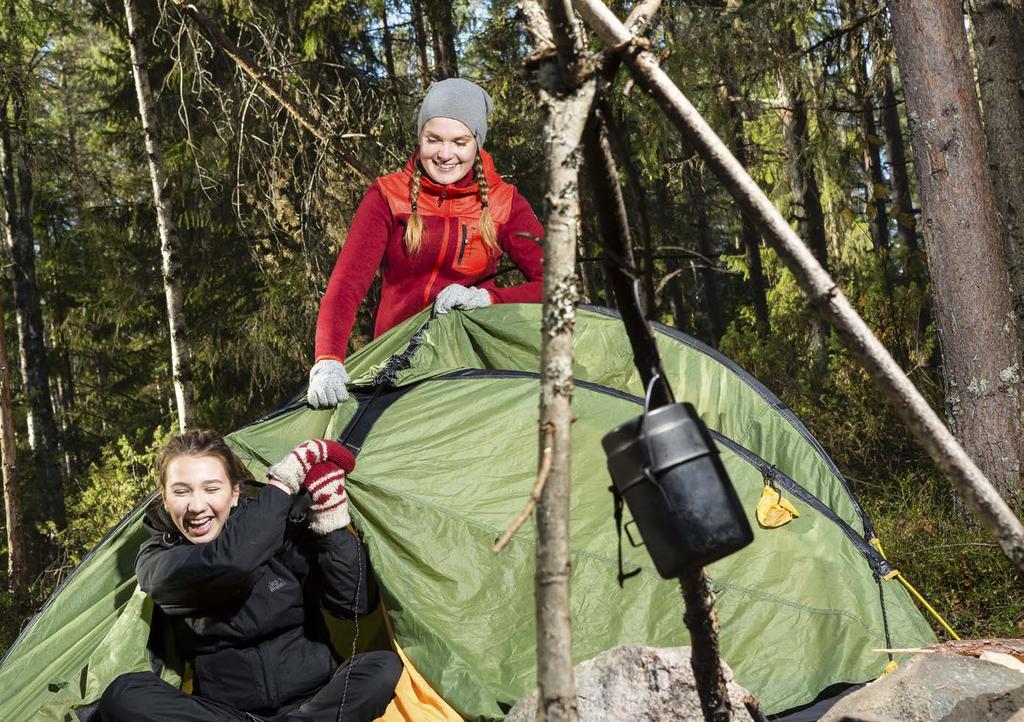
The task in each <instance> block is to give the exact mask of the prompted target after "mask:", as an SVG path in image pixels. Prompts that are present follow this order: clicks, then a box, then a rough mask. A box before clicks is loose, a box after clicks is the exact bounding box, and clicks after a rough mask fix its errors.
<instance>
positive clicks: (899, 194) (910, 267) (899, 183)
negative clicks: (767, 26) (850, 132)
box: [878, 62, 941, 368]
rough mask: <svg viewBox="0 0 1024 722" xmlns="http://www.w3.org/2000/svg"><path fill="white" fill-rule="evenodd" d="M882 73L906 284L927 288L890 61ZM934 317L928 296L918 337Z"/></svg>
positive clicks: (935, 359) (885, 123)
mask: <svg viewBox="0 0 1024 722" xmlns="http://www.w3.org/2000/svg"><path fill="white" fill-rule="evenodd" d="M878 73H879V74H880V75H881V77H882V91H881V101H880V103H879V106H880V107H879V110H880V111H881V112H880V115H881V118H882V127H883V128H884V129H885V152H886V155H887V156H888V158H889V178H890V180H891V182H892V190H893V196H894V197H893V204H894V205H893V214H894V215H895V217H896V225H897V227H898V228H899V232H900V238H902V239H903V246H904V248H905V249H906V261H905V263H906V269H907V272H906V274H905V275H904V276H903V277H902V278H903V279H904V280H905V282H911V283H915V284H917V285H918V286H921V287H924V286H926V285H927V284H928V266H927V262H926V258H925V253H924V250H923V249H922V248H921V243H920V241H919V239H918V233H917V213H916V211H915V209H914V197H913V195H912V192H911V188H910V173H909V172H908V168H909V162H908V160H907V153H906V144H905V143H904V140H903V127H902V124H901V123H900V112H899V101H898V100H897V98H896V88H895V83H894V81H893V77H892V66H891V65H889V63H887V62H886V63H882V64H880V66H879V69H878ZM932 318H933V315H932V300H931V297H930V296H926V297H925V299H924V300H923V301H922V303H921V311H920V313H919V314H918V319H917V335H918V338H920V339H923V338H924V337H925V336H926V335H927V334H928V328H929V326H931V325H932ZM938 357H939V354H938V353H934V354H932V358H931V359H929V365H930V366H931V367H933V368H937V367H938V365H939V364H940V362H941V360H940V359H939V358H938Z"/></svg>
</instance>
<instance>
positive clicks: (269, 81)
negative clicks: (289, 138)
mask: <svg viewBox="0 0 1024 722" xmlns="http://www.w3.org/2000/svg"><path fill="white" fill-rule="evenodd" d="M171 2H172V3H174V5H175V7H177V8H178V9H179V10H180V11H181V12H182V13H184V14H185V15H187V16H188V17H190V18H191V19H192V21H193V22H194V23H195V24H196V27H198V28H199V31H200V32H201V33H202V34H203V35H204V36H205V37H206V39H207V40H209V41H210V42H211V43H213V45H214V46H215V47H217V48H220V50H221V51H223V52H224V54H225V55H227V56H228V57H229V58H231V59H232V60H234V61H235V64H237V65H238V67H239V68H241V70H242V71H243V72H244V73H245V74H246V75H248V76H249V77H250V78H252V79H253V81H255V82H256V84H257V85H259V86H260V87H261V88H263V90H264V91H265V92H266V93H267V94H268V95H270V96H271V97H272V98H273V99H274V100H276V101H277V102H278V103H279V104H280V105H281V107H282V108H284V109H285V110H286V111H287V112H288V114H289V115H290V116H292V118H294V119H295V122H297V123H298V124H299V125H300V126H302V127H303V128H305V129H306V130H307V131H309V133H310V134H311V135H313V137H314V138H316V139H317V140H319V141H320V142H321V143H323V144H324V145H326V146H328V147H329V148H330V149H331V150H332V151H333V152H335V153H337V154H338V156H339V157H340V158H341V159H342V160H343V161H344V162H345V164H346V165H347V166H348V167H350V168H351V169H352V170H354V171H356V172H357V173H359V174H361V175H362V176H363V177H364V178H366V179H372V178H374V177H376V175H377V174H376V173H374V172H373V171H372V170H370V169H369V168H368V167H367V166H366V165H365V164H364V163H363V162H362V161H361V160H360V159H359V158H358V157H357V156H356V155H355V153H353V152H352V150H351V149H350V148H348V147H346V146H345V145H343V144H342V143H341V142H340V141H339V139H338V138H337V136H336V134H335V133H333V132H331V131H329V130H328V129H326V128H325V127H324V125H325V124H324V122H323V118H322V117H321V116H320V114H319V113H318V112H316V111H315V110H314V111H310V110H308V109H307V108H305V107H303V105H302V104H301V103H300V102H299V101H298V100H297V99H296V98H295V96H294V95H293V94H292V93H291V91H290V90H288V88H287V87H286V86H285V84H284V83H282V82H281V81H280V80H278V79H277V78H275V77H274V76H272V75H271V74H270V73H269V72H268V71H266V70H264V69H263V68H261V67H259V65H257V63H256V61H255V60H253V58H252V56H251V55H249V53H248V52H246V51H245V50H244V49H243V48H240V47H238V46H237V45H235V44H234V43H233V42H232V41H231V40H230V38H228V37H227V36H226V35H224V33H222V32H221V30H220V28H219V27H217V25H216V24H215V23H214V22H213V21H212V20H210V19H209V18H207V17H206V16H205V15H203V13H202V12H201V11H200V10H199V8H197V7H196V6H195V5H193V4H192V3H189V2H186V1H185V0H171Z"/></svg>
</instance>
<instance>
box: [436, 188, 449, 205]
mask: <svg viewBox="0 0 1024 722" xmlns="http://www.w3.org/2000/svg"><path fill="white" fill-rule="evenodd" d="M447 199H448V189H447V188H442V189H441V195H439V196H438V197H437V207H438V208H440V207H441V204H442V203H444V202H445V200H447Z"/></svg>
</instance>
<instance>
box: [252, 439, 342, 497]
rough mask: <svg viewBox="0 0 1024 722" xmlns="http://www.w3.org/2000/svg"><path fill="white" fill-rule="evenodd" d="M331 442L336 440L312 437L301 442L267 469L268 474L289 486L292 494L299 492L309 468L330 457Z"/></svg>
mask: <svg viewBox="0 0 1024 722" xmlns="http://www.w3.org/2000/svg"><path fill="white" fill-rule="evenodd" d="M331 443H336V442H328V441H325V440H324V439H311V440H309V441H306V442H304V443H302V444H299V445H298V446H296V447H295V448H294V449H292V450H291V451H290V452H288V456H286V457H284V458H283V459H281V460H280V461H279V462H277V463H276V464H274V465H273V466H271V467H270V468H269V469H267V476H269V477H270V478H271V479H275V480H277V481H280V482H281V483H282V484H284V485H285V486H287V487H288V489H289V490H290V491H291V493H292V494H298V493H299V487H300V486H302V482H303V480H304V479H305V478H306V474H308V473H309V470H310V469H312V468H313V467H314V466H317V465H318V464H322V463H323V462H325V461H327V459H328V458H330V451H331V447H330V444H331Z"/></svg>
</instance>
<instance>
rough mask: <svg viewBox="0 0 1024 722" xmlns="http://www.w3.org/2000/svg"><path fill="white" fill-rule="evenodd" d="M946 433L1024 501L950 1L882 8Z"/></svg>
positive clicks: (988, 211) (995, 258) (1000, 294)
mask: <svg viewBox="0 0 1024 722" xmlns="http://www.w3.org/2000/svg"><path fill="white" fill-rule="evenodd" d="M889 12H890V17H891V18H892V28H893V40H894V43H895V46H896V54H897V59H898V61H899V66H900V75H901V77H902V78H903V88H904V93H905V95H906V99H907V114H908V117H909V118H910V119H911V126H910V139H911V143H912V145H913V148H914V157H915V158H916V159H917V162H916V164H915V169H916V171H917V187H918V191H919V193H920V195H921V209H922V214H923V217H924V224H923V225H924V229H925V233H926V245H927V247H928V266H929V269H930V271H931V278H932V288H933V291H934V299H935V311H936V314H935V315H936V321H937V326H938V331H939V340H940V343H941V345H942V357H943V376H944V381H945V386H946V412H947V416H948V418H949V423H950V426H951V428H952V430H953V432H954V433H955V434H956V435H957V438H959V439H960V442H961V443H962V444H963V446H964V448H965V449H966V450H967V453H968V454H970V455H971V457H972V458H973V459H974V460H975V461H976V462H977V463H978V465H979V466H980V467H981V468H982V470H983V471H984V472H985V475H986V476H987V477H988V478H989V479H990V480H991V481H992V483H993V484H994V485H995V487H996V489H998V490H999V492H1000V494H1002V495H1003V496H1004V497H1005V498H1007V499H1010V500H1020V499H1021V473H1022V471H1024V469H1022V466H1021V464H1022V461H1024V459H1022V456H1021V431H1022V429H1021V406H1020V398H1019V395H1020V392H1021V381H1020V379H1021V368H1020V353H1019V343H1018V336H1017V332H1016V325H1017V321H1016V318H1015V315H1014V310H1013V296H1012V294H1011V292H1010V284H1009V278H1008V271H1009V269H1008V267H1007V262H1006V258H1005V256H1004V247H1003V244H1002V243H1001V241H1000V235H999V229H998V226H997V222H996V218H997V213H996V201H995V197H994V195H993V192H992V184H991V180H990V176H989V172H988V167H987V165H986V157H987V152H986V149H985V135H984V130H983V128H982V124H981V115H980V112H979V108H978V101H977V96H976V95H975V84H974V77H973V72H972V69H971V65H970V60H969V57H968V50H967V34H966V32H965V30H964V23H963V15H962V14H961V9H960V3H959V2H958V0H896V1H894V2H892V3H890V6H889Z"/></svg>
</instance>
